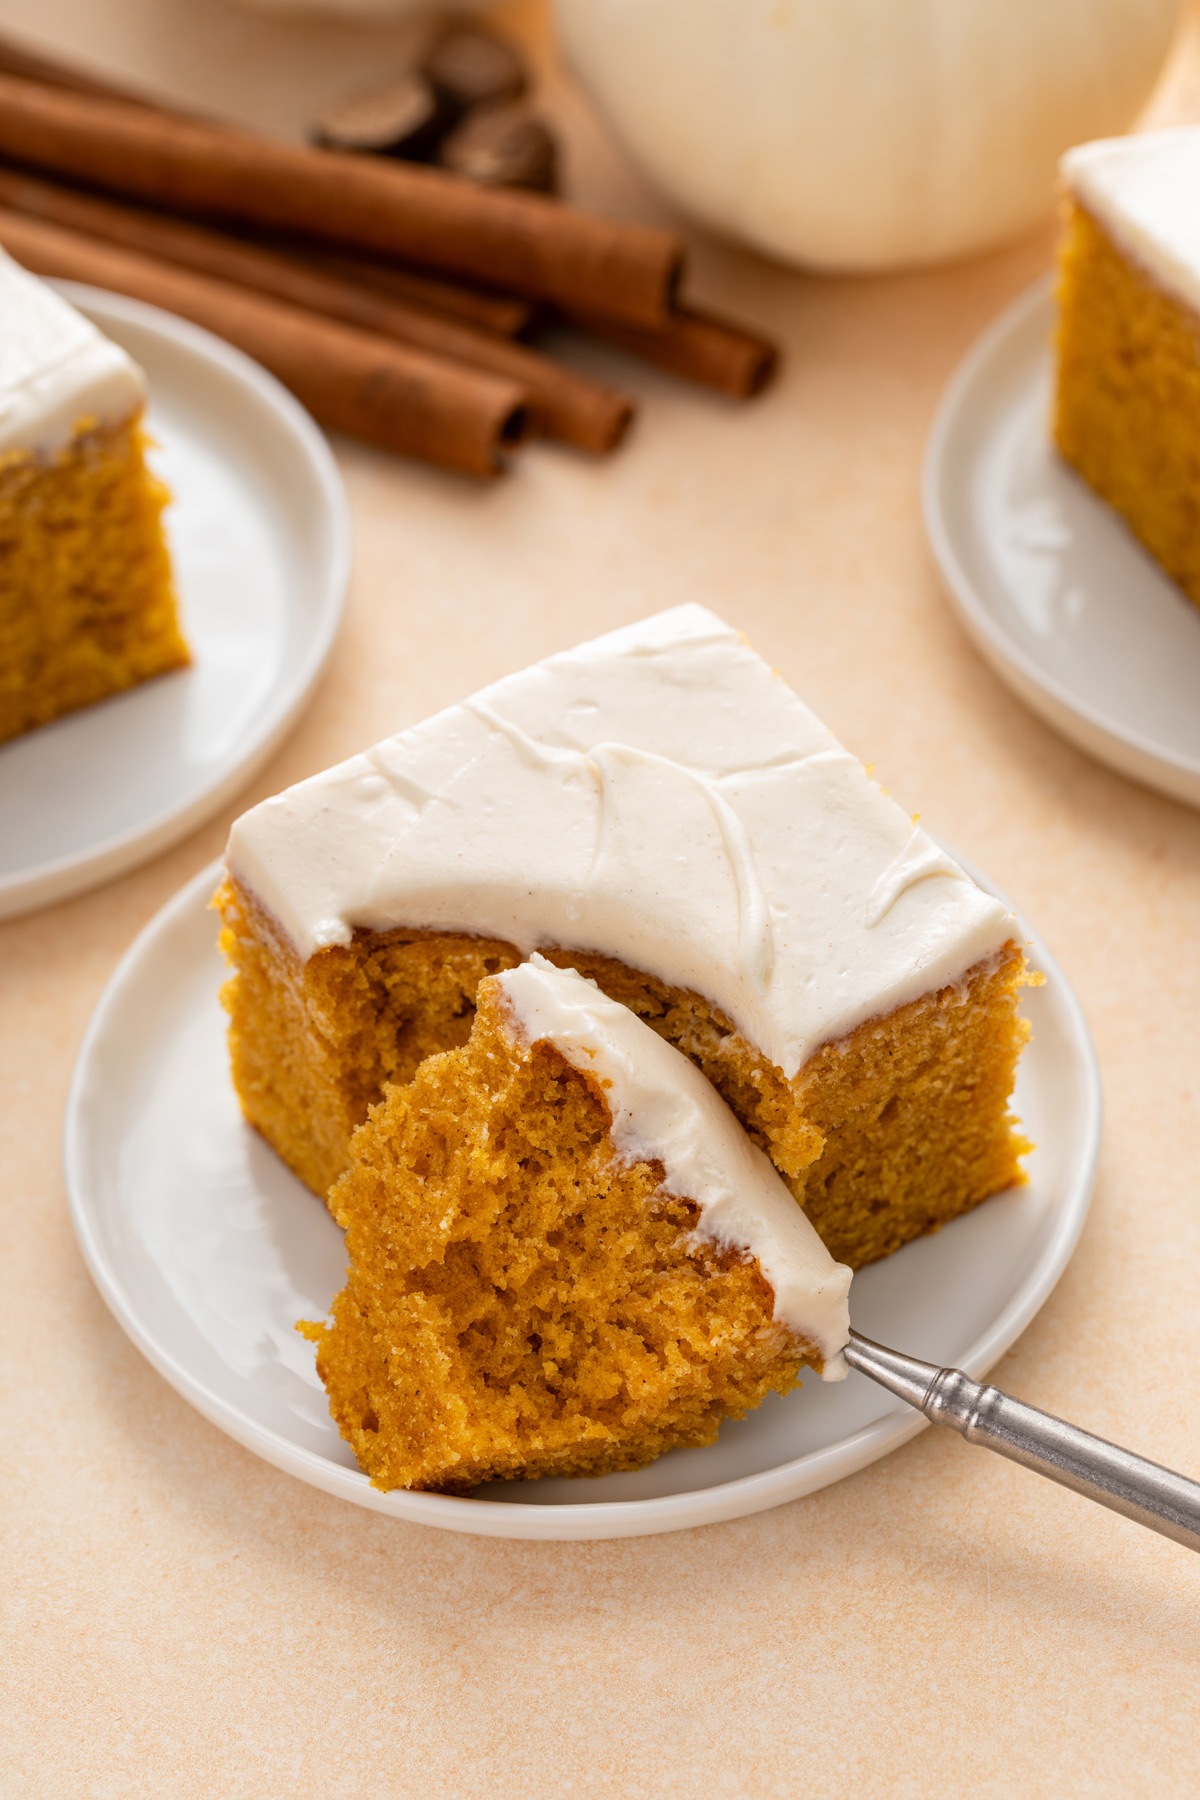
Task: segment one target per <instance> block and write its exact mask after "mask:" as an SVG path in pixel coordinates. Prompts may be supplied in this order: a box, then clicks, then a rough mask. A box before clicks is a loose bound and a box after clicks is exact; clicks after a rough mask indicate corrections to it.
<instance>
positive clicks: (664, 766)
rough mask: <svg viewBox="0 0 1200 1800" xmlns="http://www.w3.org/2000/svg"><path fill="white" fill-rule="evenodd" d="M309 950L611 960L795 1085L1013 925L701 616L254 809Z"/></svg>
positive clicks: (638, 628) (520, 681)
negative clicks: (435, 935)
mask: <svg viewBox="0 0 1200 1800" xmlns="http://www.w3.org/2000/svg"><path fill="white" fill-rule="evenodd" d="M228 860H229V867H230V870H231V872H232V873H233V875H234V876H235V878H236V879H237V880H238V881H240V882H241V883H242V884H243V885H244V886H246V887H247V888H249V889H250V891H251V892H252V893H253V894H254V895H255V896H256V897H257V899H258V901H259V903H260V904H261V905H262V906H264V907H265V908H266V910H267V911H268V912H269V913H271V914H272V915H273V916H274V917H275V919H276V920H277V921H278V922H279V923H280V925H281V926H282V927H283V929H284V931H285V932H286V933H287V934H288V936H289V937H290V939H291V941H292V942H293V944H294V945H295V946H296V948H297V950H298V951H299V953H300V955H301V956H302V957H306V958H307V957H309V956H311V955H312V954H313V953H314V952H315V951H317V950H319V949H321V948H322V947H323V946H326V945H330V944H347V943H349V942H350V939H351V935H352V932H353V929H354V928H355V927H356V926H362V927H367V928H369V929H373V930H386V929H387V928H388V927H391V926H397V925H406V926H411V927H421V928H427V929H434V930H447V931H462V932H471V933H475V934H478V935H481V936H489V937H498V938H503V939H506V940H507V941H508V942H510V943H513V944H516V945H517V946H518V948H519V949H520V950H521V951H522V953H523V954H525V955H528V954H529V953H530V952H532V951H533V950H536V949H538V948H542V947H550V946H561V947H563V948H567V949H572V950H580V951H584V950H590V951H595V952H598V953H600V954H602V955H607V956H612V957H616V958H618V959H620V960H621V961H623V962H625V963H628V964H630V965H631V966H632V967H634V968H636V969H641V970H644V971H646V972H647V973H649V974H651V975H655V976H657V977H658V978H659V979H660V980H663V981H666V982H668V983H670V984H672V985H673V986H677V987H682V988H688V989H691V990H693V991H695V992H698V993H701V994H703V995H704V996H705V997H706V998H707V999H708V1000H710V1001H711V1002H713V1003H714V1004H715V1005H717V1006H718V1007H720V1008H721V1009H722V1010H723V1011H724V1012H725V1013H727V1014H728V1015H729V1017H730V1018H731V1019H732V1020H733V1021H734V1023H735V1024H736V1026H737V1028H738V1030H739V1031H740V1032H741V1033H742V1034H743V1035H744V1036H745V1037H746V1038H747V1039H748V1040H749V1042H750V1043H752V1044H754V1045H755V1046H756V1047H757V1048H758V1049H759V1050H761V1051H762V1052H763V1053H764V1054H765V1055H766V1056H768V1057H769V1058H770V1060H771V1061H772V1062H773V1063H775V1064H777V1065H778V1066H779V1067H780V1068H782V1069H783V1070H784V1072H785V1074H787V1075H788V1076H791V1075H794V1074H795V1073H796V1072H797V1071H798V1070H799V1069H800V1067H801V1066H802V1065H803V1063H804V1062H805V1061H806V1059H807V1058H808V1057H809V1056H810V1055H811V1054H812V1052H813V1051H814V1050H816V1049H818V1048H819V1047H820V1046H821V1045H822V1044H823V1043H825V1042H827V1041H828V1040H830V1039H832V1038H836V1037H839V1036H841V1035H843V1034H844V1033H845V1032H847V1031H849V1030H851V1029H852V1028H853V1027H854V1026H856V1025H858V1024H860V1023H861V1022H862V1021H863V1020H865V1019H868V1018H871V1017H873V1016H875V1015H877V1014H880V1013H884V1012H887V1011H889V1010H890V1009H891V1008H893V1007H895V1006H899V1005H902V1004H903V1003H904V1002H906V1001H909V1000H914V999H916V998H918V996H920V995H922V994H925V993H928V992H929V991H930V990H931V989H934V988H937V987H940V986H943V985H945V984H947V983H950V982H954V981H957V980H959V979H960V978H961V977H962V976H963V974H964V973H965V972H966V970H967V969H968V968H970V967H971V966H972V965H973V964H974V963H977V962H979V961H981V960H982V959H984V958H985V957H988V956H990V955H992V954H994V953H995V952H996V951H997V950H999V949H1000V948H1001V947H1002V946H1003V944H1004V943H1005V942H1006V941H1007V940H1008V939H1010V938H1011V937H1013V936H1014V935H1015V933H1016V929H1017V927H1016V922H1015V920H1014V919H1013V917H1012V915H1011V914H1010V913H1008V912H1007V911H1006V910H1005V908H1004V907H1002V906H1001V905H1000V904H999V903H998V902H997V901H995V900H993V899H991V898H989V896H988V895H986V894H984V893H982V892H981V891H980V889H979V888H978V887H976V885H975V883H974V882H973V881H971V880H970V878H969V877H968V876H967V875H965V874H964V873H963V871H962V870H961V869H960V868H959V867H958V866H957V864H956V863H954V862H952V861H951V859H950V858H949V857H948V856H946V855H945V853H944V852H943V851H942V850H940V849H939V848H938V846H937V845H936V844H935V843H933V842H932V840H931V839H930V838H929V837H927V836H926V834H925V833H924V832H923V831H921V830H919V829H918V828H917V827H916V826H914V824H913V822H912V820H911V819H909V818H908V817H907V816H906V814H904V813H903V812H902V811H901V810H900V808H899V807H898V806H896V805H894V804H893V802H892V801H891V800H889V799H887V798H886V796H885V795H884V794H883V793H882V792H881V791H880V789H879V788H878V787H877V786H876V785H875V784H874V782H872V781H871V780H870V779H869V778H868V776H867V774H866V771H865V770H864V769H863V767H862V765H861V763H859V762H858V761H857V760H856V759H855V758H854V757H852V756H850V755H849V754H848V752H847V751H845V750H843V749H842V748H841V746H840V745H839V744H838V743H837V742H836V741H835V740H834V738H833V737H831V736H830V734H829V732H828V731H827V730H826V729H825V727H824V726H823V725H822V724H821V723H820V721H819V720H818V719H816V718H815V717H814V716H813V714H812V713H811V712H809V710H808V708H807V707H806V706H804V705H803V704H802V703H801V702H800V701H799V700H798V699H797V698H796V696H795V694H793V693H792V692H791V690H790V689H789V688H788V687H787V686H786V685H785V683H784V682H783V681H782V680H781V679H780V678H779V676H778V675H776V674H774V673H773V672H772V671H771V670H770V669H769V668H768V667H767V665H766V663H765V662H763V661H762V659H761V658H760V657H759V656H757V655H756V654H755V652H754V651H753V650H752V649H751V648H750V647H749V645H748V644H747V643H746V642H745V640H744V639H743V638H742V637H741V636H740V635H739V634H738V633H737V632H736V631H734V630H733V629H732V628H731V627H730V626H728V625H726V624H724V623H723V622H722V621H721V620H720V619H718V618H717V617H715V615H714V614H712V613H710V612H707V611H705V610H704V609H703V608H702V607H699V606H681V607H678V608H676V609H675V610H674V611H672V612H666V613H660V614H658V615H657V616H656V617H654V618H650V619H646V620H643V621H642V622H641V623H640V624H638V625H632V626H630V627H628V628H627V629H625V630H623V631H615V632H613V633H612V634H611V635H610V636H608V637H602V638H597V639H596V640H595V641H594V642H593V643H590V644H584V645H582V646H581V647H580V648H579V649H576V650H571V651H567V652H565V653H563V654H562V655H559V656H552V657H549V658H547V660H546V661H545V662H542V663H537V664H536V665H535V666H534V667H533V668H530V669H526V670H524V671H523V672H522V673H521V674H518V675H511V676H509V677H508V678H507V679H506V680H504V681H499V682H497V683H496V684H495V686H494V687H490V688H486V689H485V690H484V691H483V692H482V693H480V694H477V695H476V696H475V698H474V699H471V700H467V701H465V702H464V703H463V704H462V705H461V706H452V707H450V708H449V709H448V710H447V711H445V712H442V713H438V714H437V715H436V716H435V717H434V718H432V719H428V720H426V721H425V723H424V724H422V725H417V726H415V727H414V728H413V729H412V730H411V731H405V732H401V733H400V735H399V736H398V737H393V738H388V739H386V740H385V741H384V742H383V743H381V744H378V745H376V747H375V748H374V749H373V750H368V751H367V752H366V753H365V754H364V755H362V756H355V757H352V758H351V759H350V761H349V762H345V763H341V764H340V765H339V766H338V767H336V768H333V769H329V770H327V771H326V772H325V773H324V774H322V775H317V776H314V777H313V778H312V779H311V780H309V781H304V782H301V783H300V784H299V786H297V787H293V788H289V789H288V790H287V791H286V792H285V793H282V794H279V795H277V796H276V797H275V798H274V799H272V800H266V801H264V802H263V803H262V804H261V805H259V806H256V807H254V808H253V809H252V810H251V811H250V812H248V813H245V814H244V815H243V816H242V817H241V818H240V819H239V820H238V821H237V822H236V824H235V825H234V827H233V831H232V833H231V835H230V839H229V849H228Z"/></svg>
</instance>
